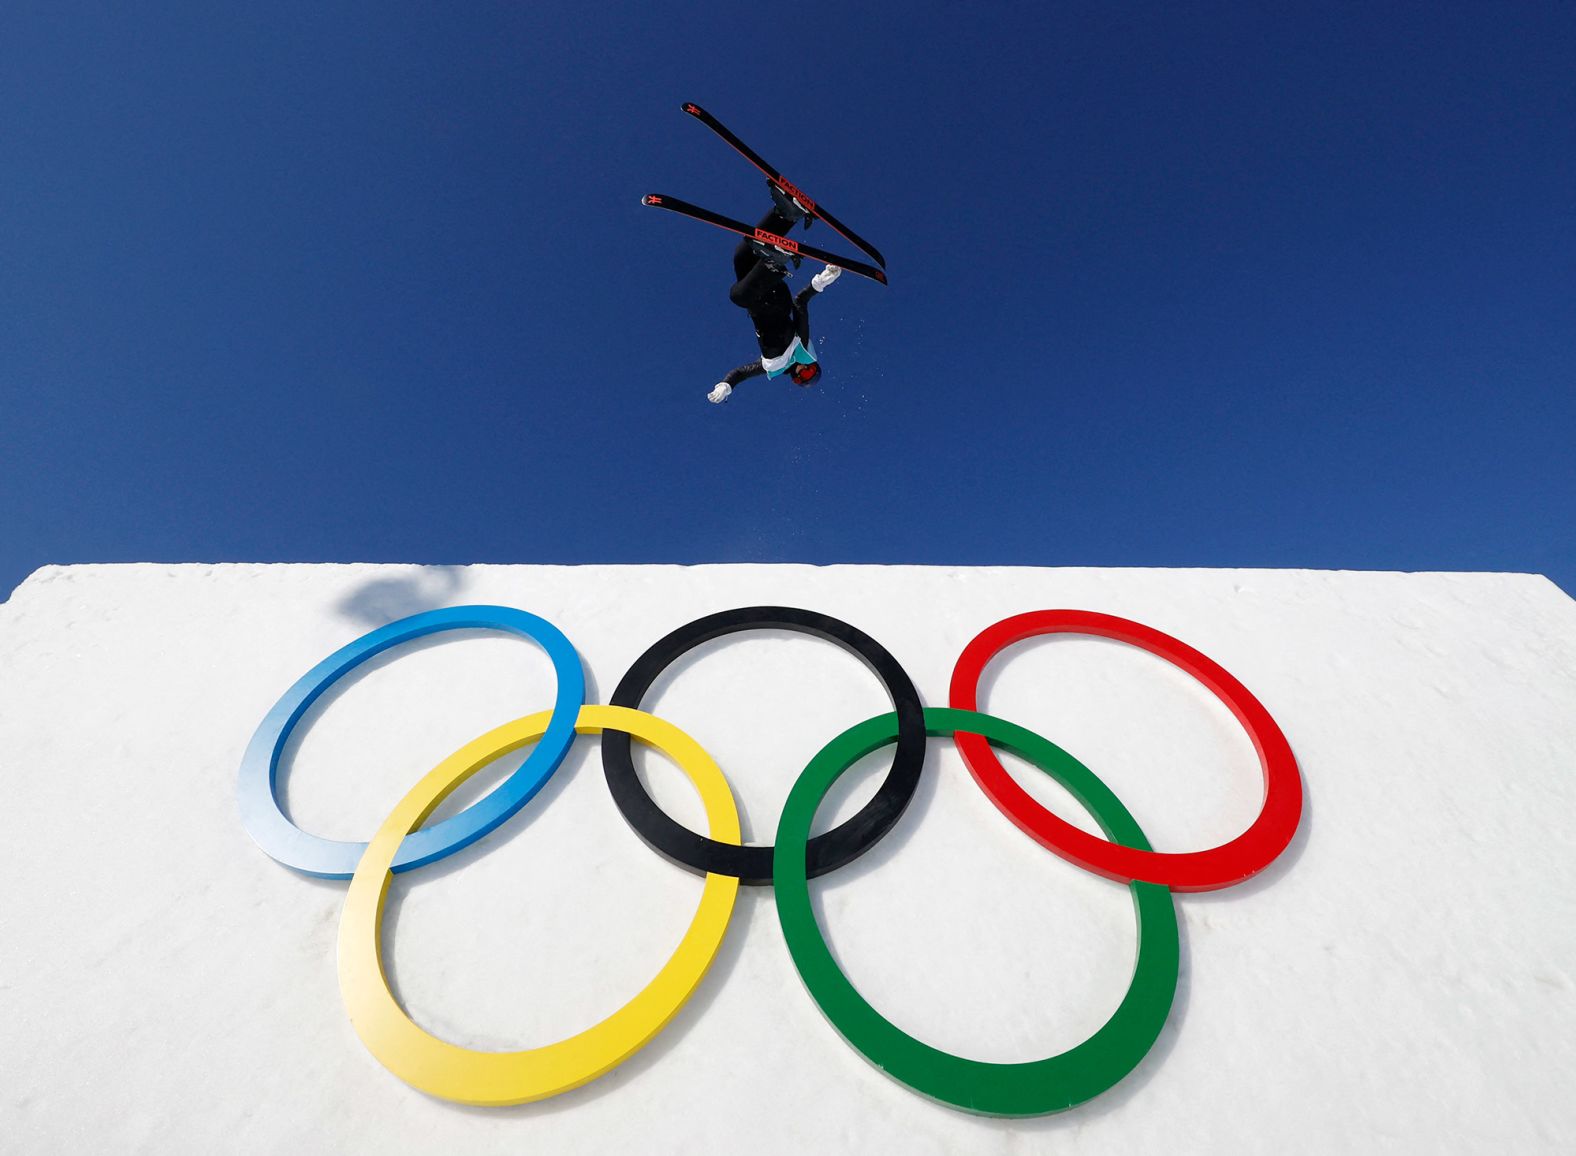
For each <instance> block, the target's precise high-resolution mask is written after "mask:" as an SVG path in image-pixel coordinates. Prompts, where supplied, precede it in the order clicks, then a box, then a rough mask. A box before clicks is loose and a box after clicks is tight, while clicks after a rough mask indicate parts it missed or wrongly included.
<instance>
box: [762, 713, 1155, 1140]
mask: <svg viewBox="0 0 1576 1156" xmlns="http://www.w3.org/2000/svg"><path fill="white" fill-rule="evenodd" d="M925 730H926V733H928V734H931V735H944V734H951V733H953V732H955V731H964V732H966V733H969V734H977V735H983V736H984V737H985V738H986V739H988V740H989V741H990V742H991V743H993V744H995V745H997V746H999V747H1002V748H1003V749H1005V750H1008V751H1011V752H1013V753H1014V754H1017V755H1020V756H1022V757H1023V758H1025V759H1028V760H1029V761H1030V762H1032V763H1033V764H1035V766H1037V767H1039V768H1040V769H1041V770H1042V771H1045V772H1046V773H1047V774H1049V775H1050V776H1051V777H1052V778H1054V779H1055V780H1056V781H1057V782H1059V783H1061V784H1062V786H1064V787H1066V788H1067V790H1068V791H1070V792H1071V793H1072V795H1073V797H1074V798H1075V799H1077V800H1078V801H1079V802H1080V803H1081V804H1083V806H1084V807H1085V808H1087V809H1088V811H1089V813H1090V814H1091V815H1093V816H1094V818H1095V820H1096V821H1097V822H1098V823H1099V824H1100V826H1101V828H1102V829H1103V830H1104V831H1105V833H1106V836H1107V837H1108V838H1110V839H1112V840H1113V841H1115V842H1117V843H1121V844H1122V845H1124V846H1127V847H1136V848H1138V849H1139V850H1143V851H1148V850H1150V846H1149V840H1147V839H1146V838H1144V833H1143V832H1142V831H1141V830H1139V827H1138V823H1137V821H1136V820H1135V819H1134V818H1133V816H1132V815H1130V814H1129V813H1128V811H1127V808H1126V807H1124V806H1123V805H1122V803H1121V801H1120V800H1118V799H1117V797H1116V796H1115V795H1114V794H1112V793H1111V790H1110V788H1108V787H1107V786H1106V785H1105V784H1104V783H1102V782H1101V781H1100V780H1099V779H1098V778H1096V777H1095V775H1094V773H1093V772H1092V771H1090V770H1089V769H1088V768H1087V767H1085V766H1084V765H1083V764H1082V763H1080V762H1079V761H1078V760H1077V759H1075V758H1073V757H1072V755H1070V754H1068V753H1067V752H1066V751H1064V750H1062V749H1061V748H1060V747H1058V746H1056V745H1055V744H1054V743H1052V742H1050V741H1049V740H1047V739H1044V738H1041V737H1040V736H1039V735H1037V734H1035V733H1034V732H1033V731H1028V730H1024V729H1023V728H1022V727H1020V726H1015V725H1014V724H1012V723H1009V722H1005V721H1003V720H1002V719H998V718H994V717H992V716H990V715H986V714H978V713H976V712H974V711H967V710H953V709H951V708H946V707H929V708H926V710H925ZM896 740H897V715H895V714H884V715H878V716H877V717H875V718H872V719H867V720H866V721H864V722H862V723H860V724H859V725H857V726H855V727H851V728H850V729H848V730H846V731H844V732H843V733H842V734H840V735H838V736H837V737H836V738H835V739H833V740H832V741H831V742H830V743H828V744H827V745H826V746H825V747H824V748H822V750H821V752H820V753H819V754H817V755H816V756H815V758H813V759H811V760H810V763H809V765H808V766H806V767H805V769H804V771H803V773H802V774H800V776H799V779H798V781H797V782H796V783H794V786H793V790H792V791H791V792H790V793H789V795H788V802H787V803H786V804H785V805H784V807H783V813H782V818H781V820H779V822H778V826H777V843H776V846H777V853H776V862H775V863H774V864H773V868H774V872H775V883H776V892H777V918H778V919H779V920H780V921H781V923H782V928H783V937H784V938H785V939H786V940H787V941H788V951H789V953H790V954H791V955H792V956H793V962H794V966H795V967H796V968H798V970H799V978H800V979H802V980H803V981H804V986H805V987H806V988H807V989H808V990H809V992H810V998H811V999H813V1000H815V1002H816V1004H817V1005H819V1007H820V1009H821V1013H822V1014H823V1015H825V1016H826V1018H827V1019H828V1020H830V1021H831V1023H832V1026H833V1027H834V1028H836V1029H837V1030H838V1032H839V1033H841V1035H842V1037H843V1038H844V1039H845V1040H847V1041H848V1042H849V1044H850V1045H852V1046H853V1048H854V1050H855V1051H857V1052H859V1053H860V1054H861V1055H863V1056H864V1057H865V1059H867V1060H869V1061H870V1062H871V1063H872V1064H874V1065H875V1066H876V1067H878V1068H880V1069H881V1070H882V1071H884V1072H886V1074H887V1075H889V1076H891V1077H892V1078H893V1079H895V1080H897V1081H898V1082H899V1083H903V1084H907V1085H908V1086H909V1087H910V1088H912V1089H914V1091H916V1092H919V1093H920V1094H922V1095H925V1096H929V1097H930V1098H931V1099H933V1100H938V1101H940V1102H941V1103H943V1104H950V1105H952V1106H953V1107H956V1108H962V1109H964V1110H965V1111H968V1112H977V1113H979V1114H980V1115H986V1116H1043V1115H1048V1114H1049V1113H1051V1112H1060V1111H1063V1110H1065V1109H1067V1108H1071V1107H1073V1106H1074V1105H1076V1104H1081V1103H1083V1102H1084V1101H1085V1100H1088V1099H1092V1098H1093V1097H1095V1096H1098V1095H1099V1094H1100V1093H1101V1092H1103V1091H1105V1090H1106V1089H1107V1088H1110V1087H1112V1086H1114V1085H1115V1084H1116V1083H1117V1082H1118V1081H1119V1080H1121V1079H1122V1077H1123V1076H1125V1075H1127V1074H1128V1073H1129V1072H1131V1071H1132V1070H1133V1069H1134V1068H1135V1067H1137V1066H1138V1062H1139V1061H1140V1060H1142V1059H1143V1058H1144V1055H1145V1053H1147V1052H1148V1051H1149V1049H1150V1047H1151V1046H1152V1045H1153V1044H1154V1042H1155V1040H1156V1039H1157V1038H1158V1037H1159V1035H1160V1029H1161V1028H1162V1027H1164V1026H1165V1022H1166V1016H1167V1015H1168V1014H1169V1013H1170V1011H1171V1000H1172V997H1173V996H1174V995H1175V994H1176V987H1177V976H1178V974H1179V971H1180V952H1179V948H1178V943H1177V917H1176V909H1175V908H1174V907H1173V905H1172V902H1171V891H1170V889H1169V888H1167V887H1164V886H1162V885H1160V884H1158V883H1140V882H1133V883H1131V884H1129V888H1130V889H1131V891H1132V893H1133V906H1134V908H1135V909H1136V910H1137V912H1138V960H1137V963H1136V965H1135V966H1134V968H1133V982H1132V984H1131V985H1130V986H1129V987H1128V989H1127V994H1126V995H1125V996H1124V997H1123V998H1122V1003H1121V1006H1120V1007H1118V1008H1117V1009H1116V1013H1115V1014H1114V1015H1112V1016H1111V1018H1110V1019H1109V1020H1107V1021H1106V1022H1105V1024H1104V1026H1102V1027H1101V1028H1100V1030H1099V1031H1097V1032H1095V1034H1094V1035H1092V1036H1090V1037H1089V1038H1088V1039H1087V1040H1085V1041H1084V1042H1083V1043H1081V1044H1079V1045H1078V1046H1077V1047H1074V1048H1072V1049H1071V1050H1069V1051H1065V1052H1062V1053H1061V1054H1060V1055H1056V1056H1051V1057H1049V1058H1047V1059H1043V1060H1033V1061H1030V1062H1029V1063H1024V1064H992V1063H985V1062H983V1061H981V1060H970V1059H965V1058H964V1057H962V1056H955V1055H952V1054H951V1053H949V1052H943V1051H940V1050H939V1049H937V1048H933V1047H931V1046H930V1045H929V1044H923V1043H920V1041H918V1040H916V1039H915V1038H914V1037H913V1036H910V1035H907V1034H905V1033H904V1032H902V1031H900V1030H898V1028H896V1027H894V1026H893V1025H892V1024H891V1023H889V1022H887V1021H886V1020H885V1019H883V1018H882V1017H881V1015H880V1014H879V1013H877V1012H876V1010H875V1009H874V1008H872V1007H871V1006H870V1005H869V1004H868V1003H866V1002H865V1000H864V998H863V997H862V996H861V995H860V994H859V993H858V992H857V991H855V990H854V986H853V984H851V983H849V982H848V977H847V976H845V975H844V974H843V973H842V971H841V970H840V969H839V968H838V966H837V962H836V960H834V959H833V958H832V953H831V951H830V950H829V949H828V948H827V946H826V940H825V938H824V937H823V936H822V935H821V929H820V927H819V926H817V924H816V921H815V914H814V912H813V911H812V910H811V908H810V889H809V884H808V882H807V879H806V875H805V845H806V843H807V842H808V840H809V835H810V825H811V823H812V822H813V821H814V819H815V812H816V809H817V808H818V807H819V806H820V805H821V802H822V800H823V799H825V797H826V793H827V791H828V790H830V789H831V786H832V784H833V783H835V782H836V781H837V780H838V778H839V777H840V776H841V775H843V773H844V772H846V771H847V770H848V768H849V767H851V766H853V765H854V764H855V763H856V762H858V761H859V760H860V759H861V758H863V757H864V756H865V755H867V754H869V753H871V752H872V751H874V750H877V749H879V748H881V747H883V746H886V745H887V744H888V743H891V742H895V741H896Z"/></svg>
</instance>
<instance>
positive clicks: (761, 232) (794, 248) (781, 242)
mask: <svg viewBox="0 0 1576 1156" xmlns="http://www.w3.org/2000/svg"><path fill="white" fill-rule="evenodd" d="M755 239H756V240H757V241H765V242H766V243H767V244H768V245H776V246H777V247H778V248H779V249H783V250H786V251H787V252H789V253H797V252H798V251H799V242H798V241H790V240H789V239H788V238H787V237H779V236H778V235H777V234H776V233H768V232H767V231H766V230H765V229H756V230H755Z"/></svg>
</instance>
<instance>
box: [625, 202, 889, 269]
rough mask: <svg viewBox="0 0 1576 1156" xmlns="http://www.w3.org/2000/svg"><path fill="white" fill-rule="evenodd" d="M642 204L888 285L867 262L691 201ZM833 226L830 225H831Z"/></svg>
mask: <svg viewBox="0 0 1576 1156" xmlns="http://www.w3.org/2000/svg"><path fill="white" fill-rule="evenodd" d="M640 203H641V204H643V205H650V206H651V207H652V208H655V209H667V210H668V212H670V213H680V214H682V215H684V216H686V217H691V218H693V219H695V220H697V221H705V222H706V224H708V225H716V226H717V227H718V228H719V229H727V230H728V231H729V232H730V233H738V234H739V235H740V236H742V237H749V238H751V239H753V240H756V241H764V242H765V243H766V244H768V245H775V246H777V247H778V248H779V249H785V250H787V251H788V252H789V253H795V254H798V255H799V256H801V257H813V258H815V260H817V261H820V262H822V263H824V264H827V265H838V266H841V267H842V268H844V269H846V270H848V272H850V273H858V274H859V275H860V276H861V277H869V278H870V279H871V280H872V281H879V282H880V283H881V284H883V285H885V284H886V283H887V277H886V271H885V270H883V269H878V268H877V267H876V266H874V265H867V264H865V263H864V262H863V261H855V260H852V259H850V258H848V257H839V256H838V255H837V254H836V253H833V252H831V251H830V250H827V249H821V248H817V247H816V246H814V245H806V244H805V243H804V242H803V241H795V240H793V239H792V238H789V237H780V236H778V235H777V234H776V233H772V232H768V231H767V230H766V229H757V228H756V227H755V226H754V225H746V224H745V223H744V222H743V221H735V220H734V219H733V218H732V217H724V216H723V215H722V214H721V213H714V212H712V211H711V210H710V209H702V208H700V207H699V206H698V205H692V204H690V203H689V202H688V201H681V200H679V199H678V198H677V197H668V196H663V195H661V194H659V193H648V194H647V195H646V196H644V197H641V198H640ZM828 224H830V222H828Z"/></svg>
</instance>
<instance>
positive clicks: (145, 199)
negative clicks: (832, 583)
mask: <svg viewBox="0 0 1576 1156" xmlns="http://www.w3.org/2000/svg"><path fill="white" fill-rule="evenodd" d="M1260 7H1262V6H1256V5H1244V4H1222V5H1198V6H1192V5H1190V6H1186V7H1185V8H1184V7H1181V6H1173V5H1160V4H1153V5H1150V4H1108V3H1099V4H1096V3H1090V4H1040V3H1034V4H1028V3H1023V4H1019V3H1011V4H990V5H963V4H919V5H909V6H899V5H889V4H880V3H875V4H869V5H850V4H828V3H816V2H806V3H799V4H794V5H789V6H783V5H772V6H759V7H751V6H746V5H740V4H737V3H709V2H701V3H690V4H685V5H681V6H663V5H652V4H615V5H608V6H605V7H602V8H597V6H595V5H586V4H579V3H577V4H573V5H570V4H519V3H507V4H466V5H446V4H445V5H439V4H429V5H409V4H388V3H358V4H346V3H333V2H330V3H311V4H302V3H290V2H278V3H273V4H270V5H267V6H261V7H258V8H256V10H255V11H252V12H250V13H247V14H239V10H237V9H232V8H231V7H230V6H213V5H201V4H195V3H193V4H162V5H137V6H122V5H108V4H93V5H85V4H62V3H50V4H40V3H22V2H15V3H10V4H7V5H6V7H5V11H4V13H3V14H0V173H3V179H0V509H3V510H4V515H5V516H4V523H3V526H4V533H3V534H0V594H3V593H4V592H7V591H9V590H10V589H11V588H13V587H14V586H15V584H16V583H17V582H20V581H21V579H22V578H23V577H24V576H25V575H26V574H27V573H28V572H30V571H31V570H32V569H33V568H35V567H37V566H39V565H42V564H45V563H51V562H89V561H132V560H142V561H216V560H219V561H224V560H238V561H298V560H300V561H351V560H357V561H416V562H443V563H463V562H648V561H662V562H707V561H804V562H916V563H945V564H1003V563H1016V564H1033V565H1110V566H1129V565H1159V566H1312V567H1328V568H1363V569H1367V568H1378V569H1462V570H1530V571H1539V572H1542V573H1546V574H1548V575H1549V576H1550V577H1552V578H1553V579H1554V580H1555V581H1557V582H1559V583H1560V584H1561V585H1562V586H1563V587H1564V588H1565V589H1566V590H1567V591H1576V534H1573V533H1572V530H1571V527H1572V526H1573V525H1576V455H1573V454H1572V452H1571V450H1572V445H1573V442H1576V436H1573V434H1576V389H1573V385H1576V156H1573V154H1576V148H1573V142H1576V137H1573V129H1572V126H1573V125H1576V70H1573V69H1572V67H1571V61H1572V60H1576V10H1573V9H1572V8H1571V7H1570V6H1568V5H1560V4H1516V5H1510V4H1495V5H1490V4H1484V5H1459V4H1449V3H1444V4H1441V3H1427V4H1387V5H1371V4H1319V5H1313V4H1309V5H1296V6H1285V5H1278V6H1273V7H1274V8H1275V11H1259V10H1258V9H1259V8H1260ZM220 8H224V11H222V12H221V11H219V9H220ZM685 100H693V101H696V102H697V103H699V104H702V105H704V106H706V107H707V108H709V109H710V110H711V111H712V112H714V113H715V114H716V115H717V116H719V117H720V118H721V119H722V120H724V121H725V122H726V123H728V124H729V125H730V126H731V127H733V128H734V130H735V131H737V132H738V133H739V134H740V135H741V136H742V137H744V139H745V140H747V141H749V142H750V143H751V144H753V145H754V146H755V147H756V148H757V149H758V150H759V151H760V152H762V153H763V154H765V156H766V157H767V158H768V159H769V160H771V161H773V162H774V163H776V164H778V165H781V166H782V167H783V168H784V169H785V170H786V171H787V173H788V175H789V176H790V177H792V178H793V179H794V180H795V181H797V182H798V183H799V184H800V185H802V186H803V187H804V188H805V189H806V190H807V191H808V192H809V193H810V194H812V195H813V196H816V197H818V198H819V199H820V200H822V201H823V202H824V203H825V204H826V205H827V206H829V207H830V208H831V210H832V211H833V212H834V213H836V214H837V215H839V216H840V217H842V218H843V219H844V220H845V221H846V222H848V223H849V224H850V225H852V226H853V227H854V228H855V229H856V230H858V231H860V232H862V233H864V234H865V235H866V236H867V237H869V238H870V239H871V240H872V241H874V242H875V243H876V244H877V245H878V246H879V247H880V248H881V249H882V250H883V251H884V253H885V255H886V257H887V260H888V265H889V270H890V273H891V278H892V284H891V286H890V287H889V288H882V287H880V286H878V285H875V284H873V283H870V282H866V281H862V280H859V279H857V278H855V277H852V276H847V277H844V278H843V279H842V280H841V281H840V282H838V283H837V284H836V285H835V286H833V288H832V289H831V290H829V291H828V293H827V294H826V296H825V297H823V298H821V299H820V300H819V301H818V302H817V303H816V306H815V309H814V313H813V325H814V328H815V331H816V334H817V337H818V343H819V345H820V347H821V352H822V355H823V360H824V363H825V366H826V373H825V375H824V378H823V381H822V383H821V384H820V385H818V386H817V387H816V388H814V389H810V390H798V389H795V388H794V387H792V386H791V385H788V384H785V383H783V382H766V381H764V380H761V381H752V382H749V383H746V384H745V385H743V386H742V387H741V388H740V389H739V391H738V392H737V393H736V394H735V396H734V398H733V400H732V401H730V402H729V403H728V404H726V405H723V406H712V405H709V404H707V402H706V401H705V394H706V392H707V390H709V389H710V388H711V386H712V384H713V383H714V382H716V381H717V379H718V378H719V377H720V376H721V375H722V373H723V372H725V371H726V370H727V369H729V368H731V367H733V366H734V365H736V364H739V363H740V362H742V361H746V360H748V359H749V358H750V357H752V356H753V355H754V348H753V339H752V335H751V332H750V327H749V325H748V322H747V320H746V318H745V317H744V315H743V313H742V312H741V311H739V310H737V309H735V308H734V307H733V306H732V305H731V304H730V303H729V301H728V298H727V290H728V285H729V282H730V280H731V274H730V269H729V253H730V250H731V241H730V239H729V238H728V236H727V235H726V234H724V233H721V232H719V231H717V230H714V229H710V228H708V227H706V226H704V225H700V224H696V223H693V222H689V221H685V220H681V219H678V218H676V217H672V216H669V215H667V214H663V213H660V212H657V211H655V210H651V209H646V208H642V207H641V206H640V205H639V203H638V201H639V197H640V195H641V194H643V193H646V192H662V193H669V194H672V195H675V196H679V197H683V198H685V199H687V200H691V201H694V202H696V203H698V204H701V205H705V206H707V207H710V208H714V209H716V210H718V211H720V212H724V213H727V214H729V215H733V216H739V217H750V218H752V219H753V217H754V216H755V215H756V214H758V213H759V212H760V211H761V210H762V209H764V207H765V206H766V204H767V200H766V194H765V188H764V184H763V182H762V181H761V180H760V179H759V178H758V177H757V176H756V174H755V172H754V170H753V169H751V168H750V167H749V166H747V165H746V164H745V163H744V162H743V161H742V160H740V159H738V158H736V157H735V156H734V154H733V153H732V152H731V151H730V150H729V149H728V148H727V147H726V146H725V145H723V144H722V142H721V141H719V140H717V139H715V138H713V137H712V136H711V134H710V133H708V132H706V130H705V129H703V128H702V127H701V126H700V125H699V124H697V123H695V122H693V121H691V120H690V119H689V118H688V117H686V116H684V115H683V114H682V113H681V112H680V111H679V107H678V106H679V104H680V103H681V102H682V101H685ZM806 239H807V240H809V241H819V242H821V243H823V244H832V245H834V247H835V245H836V244H840V243H841V242H840V239H839V238H837V237H836V236H835V234H833V233H831V232H830V230H828V229H826V227H825V226H824V225H822V226H817V227H816V228H814V229H813V230H812V231H811V232H810V233H809V234H808V236H807V238H806ZM809 272H810V267H809V265H808V264H807V266H806V268H805V270H804V272H803V273H801V274H800V277H799V279H798V280H797V281H796V282H795V284H796V285H797V284H798V283H802V281H803V279H804V278H806V277H808V275H809Z"/></svg>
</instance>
